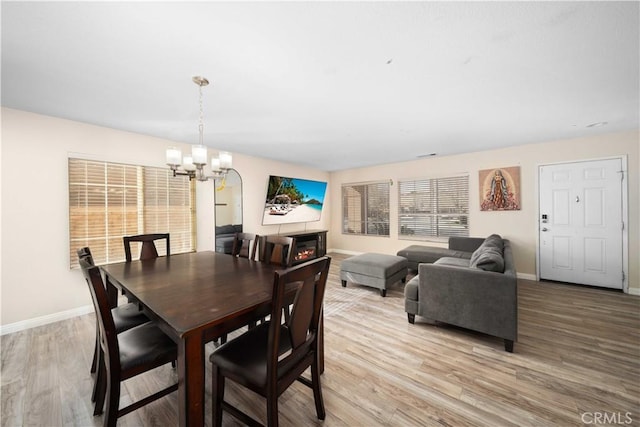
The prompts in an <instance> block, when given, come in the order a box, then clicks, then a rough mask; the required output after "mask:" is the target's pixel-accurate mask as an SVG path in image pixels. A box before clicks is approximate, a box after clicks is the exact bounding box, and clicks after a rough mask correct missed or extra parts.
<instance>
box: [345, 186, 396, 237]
mask: <svg viewBox="0 0 640 427" xmlns="http://www.w3.org/2000/svg"><path fill="white" fill-rule="evenodd" d="M359 189H360V190H362V191H359ZM346 191H351V192H353V193H352V194H353V195H348V194H346V193H345V192H346ZM372 191H381V192H383V193H384V192H385V191H386V194H371V195H370V192H372ZM355 193H357V194H359V195H360V196H359V203H358V206H351V205H347V203H348V201H349V200H354V199H355V198H356V197H357V196H356V194H355ZM363 194H364V195H363ZM390 196H391V182H390V181H369V182H360V183H345V184H342V189H341V200H342V227H341V231H342V234H345V235H350V236H376V237H387V238H388V237H390V236H391V233H390V229H391V212H390V211H391V209H390V208H391V197H390ZM385 198H386V201H385V200H384V199H385ZM371 199H373V200H371ZM377 199H378V200H380V202H379V203H385V202H386V206H382V207H380V209H379V211H378V212H376V213H375V216H370V213H371V211H372V209H371V208H370V205H369V203H370V202H374V201H375V200H377ZM349 211H351V213H350V212H349ZM372 215H373V214H372ZM357 216H359V217H360V218H359V219H352V218H355V217H357ZM385 217H386V218H385ZM354 225H355V226H356V227H352V226H354ZM357 228H360V232H356V231H355V230H356V229H357ZM374 229H375V231H376V232H374ZM349 230H352V231H349Z"/></svg>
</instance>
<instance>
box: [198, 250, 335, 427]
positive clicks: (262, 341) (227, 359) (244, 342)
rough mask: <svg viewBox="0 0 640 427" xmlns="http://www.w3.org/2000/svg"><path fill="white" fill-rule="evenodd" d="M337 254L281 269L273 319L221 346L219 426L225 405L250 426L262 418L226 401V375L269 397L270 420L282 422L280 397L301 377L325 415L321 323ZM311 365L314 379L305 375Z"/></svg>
mask: <svg viewBox="0 0 640 427" xmlns="http://www.w3.org/2000/svg"><path fill="white" fill-rule="evenodd" d="M330 263H331V258H329V257H322V258H318V259H315V260H313V261H309V262H307V263H304V264H300V265H298V266H296V267H292V268H290V269H287V270H279V271H276V272H275V277H274V283H273V296H272V302H271V320H269V321H267V322H265V323H263V324H261V325H259V326H256V327H255V328H253V329H249V330H248V331H247V332H245V333H244V334H242V335H240V336H239V337H237V338H235V339H234V340H233V341H230V342H228V343H227V344H225V345H222V346H220V347H218V349H217V350H215V351H214V352H213V353H212V354H211V356H210V358H209V360H210V361H211V363H212V367H213V387H212V397H213V419H212V424H213V425H214V426H221V425H222V411H223V410H225V411H227V412H228V413H230V414H231V415H233V416H234V417H236V418H238V419H239V420H241V421H242V422H244V423H246V424H247V425H260V424H259V423H258V422H257V421H256V420H254V419H253V418H251V417H250V416H248V415H247V414H246V413H244V412H242V411H241V410H240V409H238V408H236V407H234V406H232V405H231V404H229V403H228V402H226V401H225V400H224V389H225V379H226V378H229V379H230V380H232V381H234V382H236V383H238V384H240V385H242V386H244V387H247V388H248V389H250V390H252V391H254V392H255V393H257V394H260V395H261V396H263V397H265V398H266V400H267V402H266V403H267V405H266V406H267V424H268V426H270V427H275V426H277V425H278V396H280V395H281V394H282V393H283V392H284V391H285V390H286V389H287V388H288V387H289V386H290V385H291V384H292V383H293V382H294V381H295V380H296V379H297V380H299V381H300V382H302V383H303V384H305V385H307V386H308V387H310V388H312V389H313V397H314V400H315V406H316V414H317V416H318V419H320V420H323V419H324V418H325V410H324V403H323V401H322V390H321V387H320V365H319V364H320V360H319V351H318V350H319V345H320V343H319V336H320V332H319V329H318V325H319V323H320V316H321V310H322V300H323V298H324V291H325V287H326V283H327V276H328V274H329V265H330ZM294 291H295V292H296V294H295V297H294V298H293V301H294V303H293V309H292V311H291V316H290V318H289V319H288V320H285V322H284V323H282V311H283V308H284V306H285V305H287V304H288V301H291V300H292V295H291V293H293V292H294ZM309 367H311V380H309V379H307V378H304V377H301V375H302V373H303V372H304V371H305V370H306V369H307V368H309Z"/></svg>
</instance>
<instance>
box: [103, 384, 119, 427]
mask: <svg viewBox="0 0 640 427" xmlns="http://www.w3.org/2000/svg"><path fill="white" fill-rule="evenodd" d="M119 406H120V378H118V376H117V375H114V374H113V373H110V374H109V375H108V376H107V411H106V413H105V414H104V427H116V424H117V422H118V407H119Z"/></svg>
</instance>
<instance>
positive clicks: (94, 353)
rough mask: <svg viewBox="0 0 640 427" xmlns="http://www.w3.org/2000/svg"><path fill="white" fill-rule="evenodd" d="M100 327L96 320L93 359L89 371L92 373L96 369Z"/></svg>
mask: <svg viewBox="0 0 640 427" xmlns="http://www.w3.org/2000/svg"><path fill="white" fill-rule="evenodd" d="M99 334H100V329H99V326H98V322H96V344H95V346H94V347H93V360H92V361H91V373H92V374H94V373H95V372H96V370H97V369H98V351H99V350H100V339H99V338H98V336H99Z"/></svg>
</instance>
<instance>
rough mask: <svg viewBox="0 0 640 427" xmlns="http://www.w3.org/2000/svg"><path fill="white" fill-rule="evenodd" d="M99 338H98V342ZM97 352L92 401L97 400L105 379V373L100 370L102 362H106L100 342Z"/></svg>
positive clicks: (95, 355)
mask: <svg viewBox="0 0 640 427" xmlns="http://www.w3.org/2000/svg"><path fill="white" fill-rule="evenodd" d="M97 341H98V340H96V342H97ZM94 351H95V354H94V357H95V359H96V362H95V364H96V369H95V371H94V372H95V373H96V377H95V380H94V382H93V392H92V393H91V401H92V402H95V401H96V398H97V397H98V393H99V390H100V387H102V382H103V381H104V374H103V373H102V372H101V371H100V366H102V365H101V364H102V363H104V362H103V361H102V349H101V348H100V344H99V343H98V348H96V349H95V350H94Z"/></svg>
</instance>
